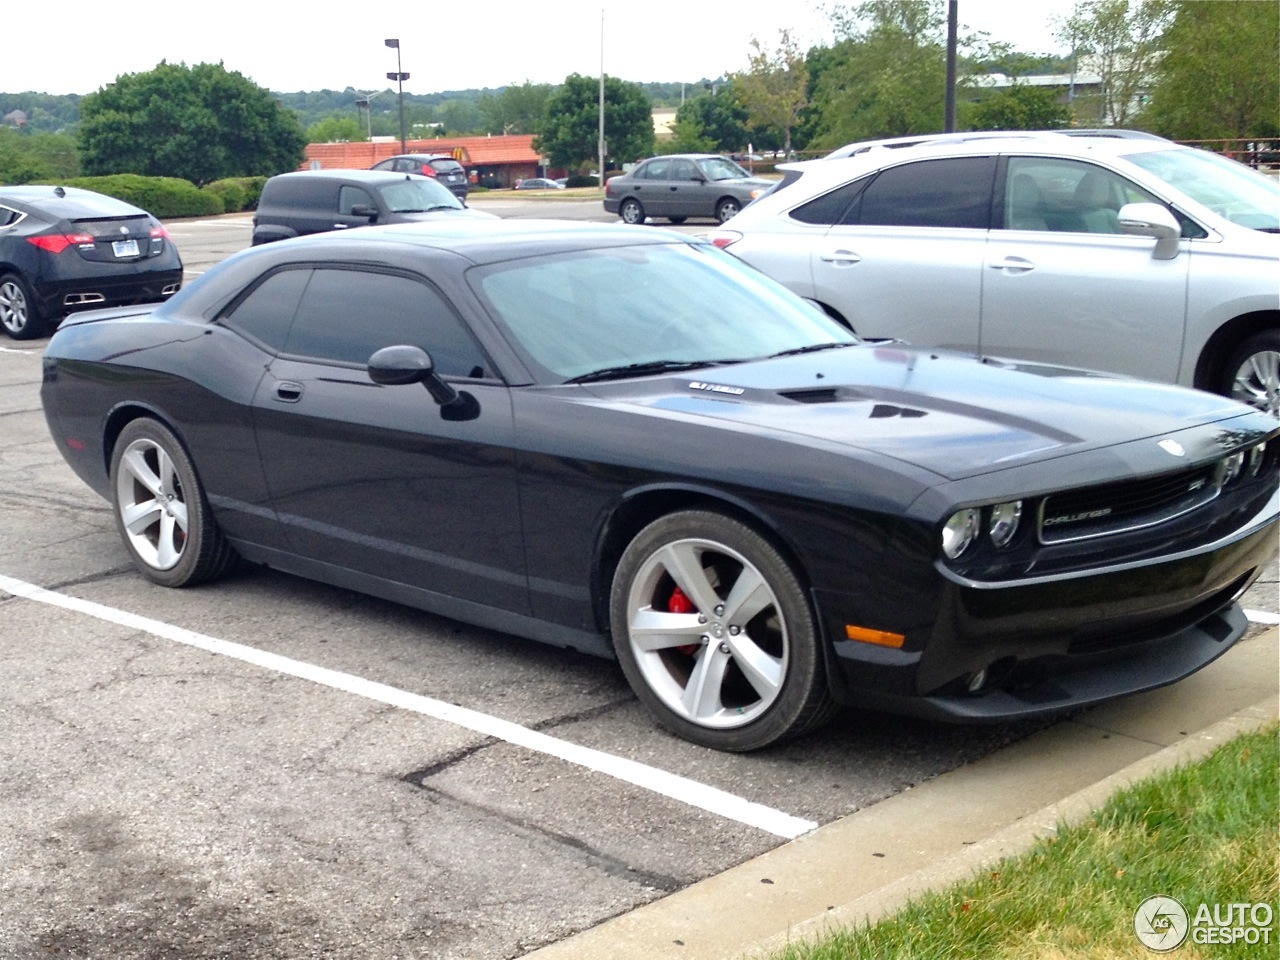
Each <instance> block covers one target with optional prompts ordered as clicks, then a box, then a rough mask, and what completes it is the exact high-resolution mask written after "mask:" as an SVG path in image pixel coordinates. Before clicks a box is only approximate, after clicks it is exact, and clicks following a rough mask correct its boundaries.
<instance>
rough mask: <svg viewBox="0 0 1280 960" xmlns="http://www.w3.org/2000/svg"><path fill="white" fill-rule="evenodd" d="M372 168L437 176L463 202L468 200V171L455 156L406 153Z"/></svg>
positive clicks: (381, 161) (378, 163) (382, 161)
mask: <svg viewBox="0 0 1280 960" xmlns="http://www.w3.org/2000/svg"><path fill="white" fill-rule="evenodd" d="M369 169H370V170H393V171H395V172H396V173H420V174H422V176H424V177H435V178H436V179H437V180H439V181H440V182H441V183H443V184H444V185H445V186H446V187H448V188H449V189H450V190H452V191H453V195H454V196H455V197H457V198H458V199H459V200H461V201H462V202H463V203H466V202H467V191H468V190H469V189H470V187H469V185H468V183H467V171H466V170H464V169H463V168H462V164H460V163H459V162H458V161H457V160H455V159H453V157H446V156H442V155H439V154H434V153H406V154H402V155H401V156H398V157H388V158H387V159H386V160H380V161H378V162H377V163H375V164H374V165H373V166H372V167H370V168H369Z"/></svg>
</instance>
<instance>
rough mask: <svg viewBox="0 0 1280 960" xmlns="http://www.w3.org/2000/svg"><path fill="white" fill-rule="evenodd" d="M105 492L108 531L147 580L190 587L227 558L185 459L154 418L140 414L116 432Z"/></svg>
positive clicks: (222, 568) (215, 572) (220, 569)
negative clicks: (111, 518)
mask: <svg viewBox="0 0 1280 960" xmlns="http://www.w3.org/2000/svg"><path fill="white" fill-rule="evenodd" d="M111 493H112V503H113V506H114V507H115V517H116V529H117V530H118V531H119V532H120V538H121V539H122V540H123V541H124V545H125V547H126V548H127V549H128V551H129V555H130V557H131V558H132V559H133V564H134V566H136V567H137V568H138V570H139V571H141V573H142V575H143V576H145V577H146V578H147V579H148V580H152V581H154V582H155V583H158V584H161V585H162V586H166V587H185V586H190V585H192V584H196V583H201V582H203V581H205V580H212V579H214V578H216V577H219V576H221V575H222V574H223V573H225V572H226V571H227V569H228V568H229V567H230V566H231V564H232V562H233V561H234V559H235V552H234V551H233V549H232V547H231V545H230V544H229V543H227V541H226V538H225V537H224V536H223V535H222V531H221V530H219V529H218V525H217V524H216V523H215V522H214V519H213V512H212V511H211V510H210V509H209V502H208V501H207V500H206V499H205V495H204V488H203V486H201V484H200V478H199V477H198V476H196V469H195V466H194V465H193V464H192V462H191V458H190V457H189V456H187V451H186V450H185V449H184V448H183V446H182V444H181V443H180V442H179V440H178V438H177V437H176V436H174V434H173V432H172V431H171V430H170V429H169V428H168V427H166V426H165V425H164V424H162V423H160V422H159V421H156V420H152V419H149V418H146V417H142V418H139V419H137V420H134V421H132V422H131V423H130V424H129V425H128V426H126V427H125V428H124V430H122V431H121V432H120V437H119V439H118V440H117V442H116V446H115V451H114V453H113V454H112V457H111Z"/></svg>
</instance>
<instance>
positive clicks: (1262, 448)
mask: <svg viewBox="0 0 1280 960" xmlns="http://www.w3.org/2000/svg"><path fill="white" fill-rule="evenodd" d="M1266 455H1267V445H1266V444H1265V443H1260V444H1258V445H1257V446H1256V447H1254V448H1253V449H1252V450H1250V451H1249V476H1251V477H1256V476H1257V475H1258V471H1259V470H1261V469H1262V461H1263V458H1265V457H1266Z"/></svg>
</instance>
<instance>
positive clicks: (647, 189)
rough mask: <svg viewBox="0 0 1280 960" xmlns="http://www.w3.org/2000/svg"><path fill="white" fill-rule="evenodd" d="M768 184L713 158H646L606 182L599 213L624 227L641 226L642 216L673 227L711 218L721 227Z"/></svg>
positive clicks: (686, 155)
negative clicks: (616, 217) (619, 219)
mask: <svg viewBox="0 0 1280 960" xmlns="http://www.w3.org/2000/svg"><path fill="white" fill-rule="evenodd" d="M773 183H774V182H773V181H772V180H763V179H761V178H759V177H753V176H752V175H751V174H749V173H747V171H746V170H743V169H742V167H740V166H738V165H737V164H736V163H734V162H733V161H732V160H730V159H729V158H728V157H722V156H719V155H717V154H706V153H683V154H674V155H672V156H665V157H650V158H649V159H648V160H645V161H644V162H643V163H641V164H639V165H638V166H637V167H636V168H635V169H634V170H632V171H631V172H630V173H625V174H623V175H622V176H620V177H611V178H610V179H609V180H608V181H607V182H606V183H605V188H604V209H605V211H606V212H608V213H616V214H618V215H619V216H620V217H622V219H623V220H624V221H626V222H627V223H644V220H645V217H666V218H667V219H668V220H670V221H671V222H672V223H684V222H685V221H686V220H688V219H689V218H690V217H710V218H712V219H714V220H716V221H718V222H719V223H724V222H725V221H726V220H728V219H729V218H730V217H732V216H733V215H734V214H736V213H737V212H738V211H739V210H741V209H742V208H743V207H745V206H746V205H747V204H748V203H750V202H751V201H752V200H754V199H755V198H756V197H759V196H761V195H762V194H764V192H765V191H767V190H768V189H769V188H770V187H772V186H773Z"/></svg>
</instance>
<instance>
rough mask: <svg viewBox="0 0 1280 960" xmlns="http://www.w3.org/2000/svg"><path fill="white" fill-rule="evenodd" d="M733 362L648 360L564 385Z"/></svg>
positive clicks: (575, 379)
mask: <svg viewBox="0 0 1280 960" xmlns="http://www.w3.org/2000/svg"><path fill="white" fill-rule="evenodd" d="M736 362H737V361H735V360H650V361H648V362H647V363H627V364H623V365H622V366H619V367H604V368H602V369H600V370H592V371H591V372H590V373H583V374H579V375H578V376H576V377H570V378H569V379H568V380H566V381H565V383H592V382H595V381H597V380H621V379H624V378H626V377H642V376H644V375H645V374H648V373H671V372H672V371H675V370H696V369H697V368H698V367H718V366H722V365H723V364H726V363H736Z"/></svg>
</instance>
